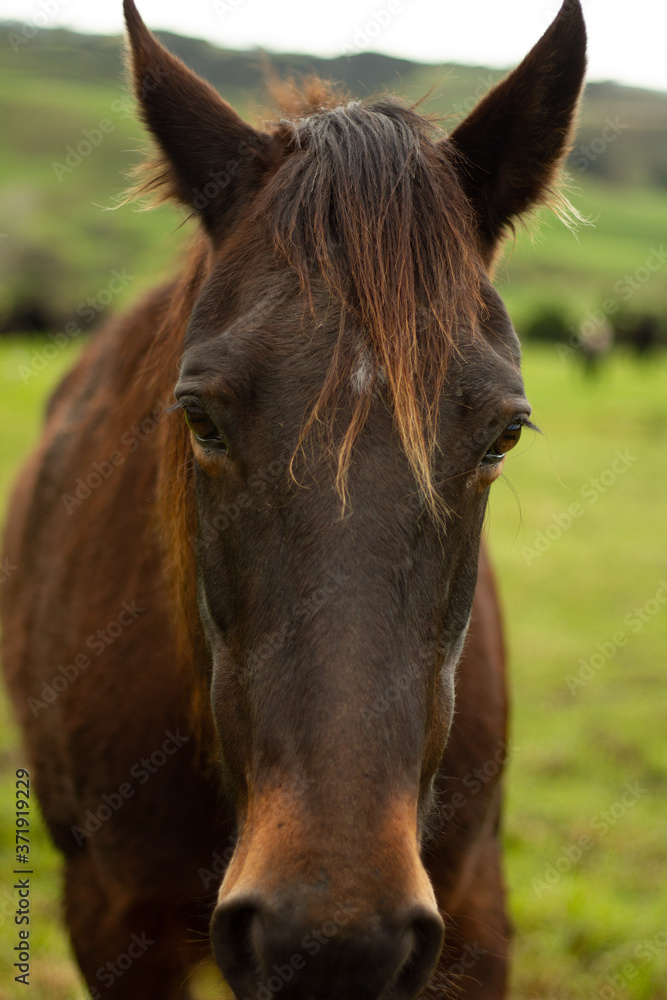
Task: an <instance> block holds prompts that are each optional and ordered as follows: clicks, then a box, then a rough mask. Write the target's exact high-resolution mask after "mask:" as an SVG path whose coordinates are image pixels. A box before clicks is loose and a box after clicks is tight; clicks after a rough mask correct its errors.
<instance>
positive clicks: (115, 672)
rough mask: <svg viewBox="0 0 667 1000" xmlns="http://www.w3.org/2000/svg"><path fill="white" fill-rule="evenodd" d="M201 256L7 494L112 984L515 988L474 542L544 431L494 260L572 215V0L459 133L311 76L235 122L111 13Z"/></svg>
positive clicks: (12, 603) (35, 777)
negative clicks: (566, 208)
mask: <svg viewBox="0 0 667 1000" xmlns="http://www.w3.org/2000/svg"><path fill="white" fill-rule="evenodd" d="M124 10H125V17H126V24H127V32H128V37H129V62H130V72H131V77H132V80H133V85H134V90H135V94H136V99H137V102H138V107H139V110H140V114H141V117H142V119H143V122H144V123H145V125H146V126H147V129H148V131H149V133H150V135H151V136H152V139H153V141H154V144H155V152H154V155H153V156H152V158H151V159H150V160H149V161H148V163H147V164H146V166H145V171H144V173H143V174H142V176H141V177H140V178H139V179H138V180H137V184H136V186H137V188H138V189H139V190H141V191H143V192H144V194H152V195H153V197H154V198H155V199H156V200H158V201H160V200H166V199H170V200H174V201H176V202H178V203H179V204H181V205H182V206H185V209H186V211H189V213H190V214H191V215H194V216H195V217H196V234H194V235H193V243H192V247H191V248H190V250H189V251H188V255H187V258H186V259H185V260H184V261H183V265H182V268H181V270H180V272H179V274H178V275H177V276H176V277H175V279H174V280H173V281H171V282H170V283H169V284H167V285H165V286H164V287H161V288H158V289H157V290H155V291H153V292H152V293H150V294H148V296H147V297H145V298H144V299H143V300H142V301H140V302H139V304H138V305H137V306H136V307H135V308H134V310H133V311H131V312H130V313H129V314H128V315H126V316H125V317H123V318H119V319H115V320H113V321H111V322H108V323H107V324H106V325H105V326H104V327H103V328H102V329H100V330H99V331H98V332H97V333H96V334H95V335H94V336H92V337H91V339H90V341H89V343H88V344H87V345H86V348H85V350H84V351H83V352H82V354H81V355H80V358H79V359H78V361H77V362H76V364H75V366H74V367H73V369H72V370H71V371H70V372H69V374H68V375H67V376H66V377H65V379H64V381H63V382H62V383H61V384H60V386H59V387H58V388H57V390H56V391H55V393H54V394H53V396H52V398H51V399H50V401H49V404H48V412H47V417H46V422H45V428H44V432H43V437H42V439H41V442H40V444H39V446H38V448H37V450H36V452H35V453H34V454H33V455H32V457H31V458H29V460H28V462H27V464H26V466H25V468H24V470H23V472H22V474H21V476H20V478H19V479H18V482H17V484H16V487H15V489H14V492H13V495H12V499H11V505H10V511H9V515H8V520H7V526H6V536H5V553H6V556H7V558H8V560H9V563H10V564H11V565H16V566H18V567H20V570H19V571H17V572H16V573H14V574H12V576H11V577H10V578H9V579H8V580H7V581H6V582H5V583H4V584H3V587H2V605H3V607H2V612H3V621H4V629H3V659H4V671H5V676H6V681H7V684H8V688H9V691H10V692H11V696H12V698H13V702H14V705H15V709H16V712H17V715H18V718H19V720H20V723H21V725H22V728H23V733H24V735H25V741H26V747H27V751H26V752H27V754H28V757H27V760H28V761H29V772H30V780H31V781H32V783H33V788H34V791H35V793H36V795H37V797H38V799H39V803H40V806H41V810H42V812H43V816H44V819H45V821H46V824H47V826H48V829H49V831H50V835H51V837H52V838H53V841H54V843H55V845H56V846H57V848H58V849H59V851H60V852H62V855H63V858H64V912H65V919H66V922H67V927H68V930H69V934H70V937H71V941H72V945H73V948H74V953H75V955H76V959H77V962H78V964H79V966H80V969H81V971H82V974H83V976H84V978H85V981H86V983H87V985H88V988H89V990H90V992H91V994H92V995H93V996H107V995H108V996H113V997H115V996H118V997H122V998H124V1000H135V998H137V1000H138V998H142V1000H145V998H147V997H150V998H156V1000H157V998H160V1000H165V998H176V997H183V996H186V995H187V991H188V989H189V977H190V976H191V974H192V970H193V969H195V968H196V966H197V964H198V963H202V962H206V961H208V962H212V959H214V960H215V963H217V966H218V967H219V970H220V971H221V973H222V976H223V977H224V979H225V981H226V982H227V984H228V985H229V988H230V989H231V990H232V991H233V993H234V996H235V997H237V998H239V1000H268V998H270V997H274V996H277V995H279V996H280V997H281V998H282V1000H315V998H317V1000H341V998H347V997H350V996H354V997H356V998H357V1000H415V998H417V997H429V998H444V997H450V996H456V997H460V998H465V1000H500V998H502V997H504V996H506V989H507V976H508V948H509V939H510V926H509V920H508V915H507V908H506V901H505V892H504V884H503V875H502V866H501V843H500V816H501V804H502V775H503V769H504V765H505V763H506V760H507V758H508V756H510V754H511V751H510V749H509V748H508V744H507V738H508V737H507V730H506V725H507V693H506V680H505V667H504V651H503V636H502V626H501V617H500V611H499V605H498V599H497V595H496V589H495V584H494V578H493V573H492V569H491V566H490V564H489V560H488V557H487V555H486V553H485V550H484V547H483V546H481V544H480V540H481V536H482V529H483V522H484V516H485V509H486V505H487V499H488V495H489V490H490V487H491V484H492V483H493V482H494V481H495V480H496V479H497V478H498V477H499V476H500V475H501V472H502V469H503V467H504V461H505V456H506V454H507V453H508V452H509V451H510V449H511V448H512V447H513V446H514V445H516V442H517V441H518V439H519V436H520V434H521V432H522V429H523V428H525V427H526V426H527V425H529V424H530V419H529V417H530V406H529V404H528V402H527V400H526V396H525V392H524V386H523V382H522V377H521V370H520V348H519V343H518V339H517V337H516V335H515V332H514V330H513V327H512V324H511V321H510V319H509V317H508V314H507V312H506V310H505V307H504V305H503V303H502V300H501V299H500V296H499V295H498V293H497V292H496V291H495V289H494V288H493V285H492V283H491V278H492V274H493V267H494V262H495V261H496V259H497V256H498V253H499V252H500V249H501V247H502V245H503V243H504V240H505V236H506V234H507V233H508V231H511V230H512V228H513V226H514V225H515V224H516V222H517V221H518V220H519V218H520V217H521V216H522V215H523V214H524V213H525V212H527V211H528V210H529V209H530V208H531V207H532V206H534V205H536V204H541V203H551V204H553V205H556V206H557V205H558V204H559V200H558V199H559V194H558V191H559V188H558V183H557V182H558V177H559V171H560V167H561V164H562V161H563V159H564V157H565V156H567V153H568V151H569V149H570V147H571V142H572V134H573V130H574V128H575V119H576V114H577V107H578V101H579V97H580V91H581V88H582V80H583V75H584V69H585V50H586V33H585V27H584V22H583V16H582V11H581V7H580V4H579V2H578V0H566V2H565V3H564V4H563V6H562V8H561V9H560V11H559V13H558V15H557V16H556V18H555V20H554V21H553V23H552V24H551V26H550V27H549V28H548V30H547V31H546V33H545V34H544V35H543V37H542V38H541V39H540V40H539V41H538V42H537V44H536V45H535V47H534V48H533V49H532V50H531V51H530V53H529V54H528V55H527V56H526V58H525V59H524V60H523V62H522V63H520V64H519V66H518V67H517V68H515V69H514V70H513V71H512V72H511V73H510V74H509V75H508V76H506V77H505V78H504V80H503V81H501V82H500V83H499V84H498V85H496V87H495V88H494V89H492V90H491V91H490V92H489V94H488V95H487V96H486V97H484V98H482V100H481V101H480V103H478V105H477V106H476V107H475V108H474V110H473V111H472V112H471V113H470V114H469V115H468V117H466V118H465V119H464V120H463V121H462V122H461V123H460V124H458V125H457V126H456V127H455V128H454V129H453V130H452V131H451V134H449V133H447V132H446V131H445V130H444V129H443V128H442V127H441V126H440V125H438V124H437V123H436V122H435V121H434V120H432V119H429V118H427V117H426V116H425V115H424V114H422V112H421V111H420V110H419V108H418V107H416V106H409V105H407V104H406V103H404V102H402V101H401V100H399V99H398V98H393V97H391V98H390V97H382V98H378V99H373V100H368V101H365V102H358V101H353V100H347V99H346V98H345V97H341V96H340V94H339V93H338V92H337V91H336V89H335V88H334V87H332V86H330V85H327V84H325V83H323V82H322V81H318V80H314V79H311V80H308V81H305V82H304V83H303V84H299V85H297V84H291V85H285V86H284V87H283V107H282V109H281V112H280V117H279V118H278V119H277V120H276V121H275V122H274V123H273V124H265V125H263V126H262V127H261V128H259V127H254V126H251V125H250V124H248V123H246V121H244V120H243V119H242V118H241V117H239V115H238V114H236V112H235V111H234V110H233V109H232V108H231V106H230V105H229V104H227V103H226V102H225V101H224V100H223V99H222V98H221V97H220V96H219V95H218V93H217V92H216V91H214V90H213V88H211V87H210V86H209V85H208V84H207V83H206V82H205V81H203V80H202V79H201V78H199V77H198V76H197V75H196V74H195V73H193V72H192V71H190V70H189V69H188V68H186V66H185V65H184V64H183V63H182V62H180V61H179V60H178V59H176V58H175V57H174V56H173V55H172V54H170V53H169V52H168V51H167V50H166V49H165V48H164V47H163V45H162V44H161V43H160V42H159V41H158V40H157V39H156V38H155V37H154V36H153V35H152V34H151V32H150V31H149V30H148V28H147V27H146V26H145V24H144V22H143V21H142V20H141V18H140V15H139V13H138V11H137V9H136V7H135V4H134V3H133V0H125V4H124Z"/></svg>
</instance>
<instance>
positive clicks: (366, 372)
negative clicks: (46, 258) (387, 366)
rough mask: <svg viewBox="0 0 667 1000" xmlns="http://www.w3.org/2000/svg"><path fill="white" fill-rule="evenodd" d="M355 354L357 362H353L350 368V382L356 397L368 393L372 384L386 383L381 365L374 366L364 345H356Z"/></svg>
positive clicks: (385, 376)
mask: <svg viewBox="0 0 667 1000" xmlns="http://www.w3.org/2000/svg"><path fill="white" fill-rule="evenodd" d="M355 354H356V355H357V360H356V361H355V362H354V366H353V368H352V373H351V375H350V382H351V384H352V391H353V392H355V393H356V394H357V395H358V396H363V395H364V393H367V392H370V388H371V386H372V385H373V384H374V382H375V383H377V384H379V385H384V383H385V382H386V381H387V375H386V372H385V370H384V367H383V366H382V365H380V366H376V364H375V362H374V361H373V358H372V356H371V352H370V351H369V350H368V348H367V347H366V346H365V345H364V344H361V343H359V344H357V346H356V349H355Z"/></svg>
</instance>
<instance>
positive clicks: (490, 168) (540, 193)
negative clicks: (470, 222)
mask: <svg viewBox="0 0 667 1000" xmlns="http://www.w3.org/2000/svg"><path fill="white" fill-rule="evenodd" d="M585 69H586V27H585V25H584V19H583V14H582V10H581V4H580V3H579V0H565V3H564V4H563V6H562V7H561V9H560V12H559V13H558V15H557V17H556V19H555V21H554V22H553V23H552V25H551V27H550V28H549V29H548V30H547V31H546V32H545V34H544V35H543V36H542V38H541V39H540V40H539V42H538V43H537V45H535V47H534V48H533V49H532V51H531V52H530V53H529V54H528V55H527V56H526V58H525V59H524V60H523V62H522V63H521V64H520V65H519V66H518V67H517V68H516V69H515V70H514V71H513V72H512V73H510V74H509V76H507V77H506V78H505V79H504V80H502V81H501V82H500V83H499V84H497V85H496V86H495V87H494V88H493V90H491V91H490V92H489V93H488V94H487V95H486V97H485V98H483V99H482V101H480V103H479V104H478V105H477V107H476V108H475V109H474V110H473V111H472V112H471V114H470V115H469V116H468V117H467V118H465V119H464V121H463V122H461V124H460V125H458V126H457V128H456V129H455V130H454V132H453V133H452V136H451V141H452V142H453V144H454V146H455V148H456V150H457V152H458V154H459V155H460V159H459V174H460V179H461V182H462V183H463V187H464V189H465V191H466V194H467V195H468V197H469V199H470V201H471V202H472V204H473V207H474V209H475V212H476V215H477V221H478V226H479V232H480V236H481V239H482V244H483V247H482V249H483V252H484V255H485V257H486V259H487V260H489V261H490V260H491V258H492V257H493V253H494V250H495V249H496V247H497V245H498V242H499V240H500V237H501V236H502V234H503V230H504V228H505V227H506V226H508V225H511V222H512V219H513V218H515V217H516V216H518V215H520V214H521V213H522V212H525V211H526V210H527V209H529V208H530V207H531V206H533V205H535V204H539V203H545V202H547V201H548V200H549V196H550V195H553V193H554V191H553V183H554V181H555V180H556V177H557V174H558V169H559V166H560V164H561V162H562V161H563V159H564V157H565V156H566V155H567V154H568V153H569V151H570V148H571V138H572V133H573V125H574V121H575V117H576V113H577V108H578V104H579V97H580V94H581V91H582V86H583V79H584V72H585Z"/></svg>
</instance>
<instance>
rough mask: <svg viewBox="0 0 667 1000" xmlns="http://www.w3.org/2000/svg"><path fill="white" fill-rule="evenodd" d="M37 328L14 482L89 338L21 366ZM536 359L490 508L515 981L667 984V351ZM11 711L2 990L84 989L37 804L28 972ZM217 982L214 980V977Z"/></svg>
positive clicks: (662, 993)
mask: <svg viewBox="0 0 667 1000" xmlns="http://www.w3.org/2000/svg"><path fill="white" fill-rule="evenodd" d="M34 346H35V345H32V344H31V343H30V342H25V341H21V342H19V341H13V340H8V341H5V342H3V343H2V344H1V345H0V378H1V380H2V382H1V384H2V392H1V394H0V413H1V418H2V425H3V427H4V428H5V433H4V434H3V437H2V445H1V448H0V489H1V490H2V495H3V496H5V495H6V492H7V489H8V487H9V484H10V481H11V478H12V476H13V474H14V472H15V470H16V468H17V466H18V465H19V464H20V462H21V461H22V460H23V458H24V456H25V455H26V454H27V452H28V450H29V448H30V447H31V445H32V443H33V442H34V441H35V439H36V437H37V435H38V432H39V424H40V419H41V417H40V414H41V408H42V403H43V400H44V398H45V396H46V395H47V393H48V391H49V389H50V387H51V386H52V385H53V384H54V383H55V382H56V381H57V379H58V377H59V376H60V374H61V373H62V372H63V371H64V370H65V369H66V368H67V366H68V365H69V364H70V363H71V361H72V360H73V355H74V351H75V350H76V348H70V349H68V350H66V351H63V352H61V353H60V354H59V355H58V356H57V358H55V359H54V360H53V361H51V362H50V363H49V365H48V366H47V367H46V369H45V370H44V371H42V372H40V373H39V374H37V375H35V376H34V377H33V378H31V379H30V380H28V382H27V383H25V382H24V381H23V380H22V379H21V377H20V374H19V371H20V370H21V366H22V365H29V364H30V359H31V350H32V349H33V348H34ZM525 377H526V383H527V387H528V395H529V398H530V399H531V401H532V403H533V406H534V412H535V419H536V421H537V422H538V423H539V425H540V426H541V428H542V430H543V431H544V434H543V435H542V436H539V435H534V434H532V432H526V433H525V437H524V439H523V440H522V443H521V445H520V447H519V449H518V453H515V454H513V455H512V456H511V459H510V460H509V462H508V473H507V476H506V478H505V479H504V480H501V481H500V482H499V483H497V484H496V485H495V486H494V487H493V490H492V497H491V502H490V509H489V516H488V527H487V533H488V537H489V541H490V545H491V548H492V550H493V555H494V560H495V563H496V566H497V569H498V573H499V577H500V584H501V589H502V596H503V603H504V606H505V612H506V622H507V630H508V640H509V649H510V658H511V680H512V689H513V722H512V746H513V756H512V764H511V769H510V777H509V787H508V796H507V808H506V815H505V841H506V847H507V853H506V859H507V863H506V869H507V881H508V885H509V891H510V902H511V910H512V914H513V919H514V922H515V925H516V941H515V948H514V972H513V987H512V991H511V997H512V1000H616V998H619V1000H622V998H632V1000H667V985H666V984H667V893H666V892H665V871H667V836H666V833H665V831H666V829H667V794H666V793H667V746H666V744H665V711H664V705H665V676H664V664H665V655H664V654H665V650H666V649H667V641H666V640H667V604H666V603H664V602H665V601H667V586H663V584H662V582H661V581H667V556H666V554H665V546H664V509H665V507H664V471H663V468H664V442H665V440H666V438H667V359H665V358H659V359H657V360H656V361H655V362H653V363H651V364H646V365H643V364H638V363H636V362H634V361H632V360H630V359H628V358H625V357H623V356H620V355H619V356H617V357H615V358H614V359H613V360H612V361H611V362H610V363H609V365H608V367H607V368H606V369H605V370H603V371H602V373H601V376H600V378H599V379H598V380H596V381H589V380H585V379H584V377H583V375H582V373H581V372H580V370H579V368H578V366H577V365H576V363H575V361H574V360H569V361H565V362H564V361H562V360H561V358H560V357H559V355H558V353H557V352H556V351H555V350H554V349H553V348H531V349H530V350H529V351H528V352H527V353H526V358H525ZM0 720H1V722H0V763H1V773H0V858H1V860H2V871H3V873H4V874H3V881H2V889H1V890H0V983H2V986H0V998H2V1000H7V998H12V1000H13V998H14V997H17V998H18V997H23V996H25V995H26V994H27V995H29V996H30V997H32V998H33V1000H79V998H82V997H83V996H84V995H85V991H84V989H83V987H82V985H81V983H80V981H79V979H78V978H77V975H76V972H75V971H74V967H73V965H72V962H71V959H70V956H69V952H68V946H67V942H66V938H65V936H64V934H63V932H62V929H61V925H60V922H59V911H58V895H59V874H58V872H59V862H58V857H57V856H56V854H55V852H54V851H53V849H52V848H51V846H50V845H49V842H48V839H47V837H46V835H45V833H44V830H43V828H42V827H41V826H40V825H39V824H36V825H35V827H34V830H33V834H32V858H33V862H34V868H35V875H34V876H33V900H32V903H33V916H34V922H33V924H32V942H33V964H32V977H31V986H30V989H29V990H28V991H26V990H25V988H23V987H19V986H15V985H14V984H13V983H12V978H13V975H12V969H11V963H12V959H11V957H10V956H11V954H12V947H13V946H14V944H15V926H14V923H13V911H14V908H15V898H14V896H13V893H12V890H11V888H10V886H11V884H12V883H11V880H10V877H9V875H8V873H9V872H10V871H11V869H12V868H13V867H14V865H13V863H12V862H13V856H12V852H11V851H10V846H11V844H12V843H13V821H12V809H13V788H14V773H15V770H16V768H17V767H19V766H21V765H22V764H23V763H24V758H23V755H22V753H21V750H20V749H19V748H18V734H17V732H16V729H15V728H14V727H13V725H12V723H11V722H10V719H9V710H8V708H7V706H6V705H5V704H4V703H3V704H2V707H1V715H0ZM205 995H208V996H212V995H216V994H215V993H214V992H212V991H211V987H210V984H209V986H208V989H204V990H203V993H202V996H205Z"/></svg>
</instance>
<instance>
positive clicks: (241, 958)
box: [211, 899, 261, 992]
mask: <svg viewBox="0 0 667 1000" xmlns="http://www.w3.org/2000/svg"><path fill="white" fill-rule="evenodd" d="M260 919H261V918H260V908H259V906H258V905H257V904H255V903H254V902H252V901H250V900H247V899H244V900H240V901H238V902H233V903H223V904H222V905H221V906H218V907H217V909H216V910H215V912H214V914H213V918H212V920H211V944H212V946H213V954H214V956H215V960H216V962H217V963H218V966H219V967H220V969H221V971H222V973H223V975H224V977H225V979H226V980H227V982H228V983H229V985H230V986H231V987H232V989H234V990H235V992H236V991H237V988H240V990H243V989H244V988H245V986H246V984H247V983H248V982H249V981H250V980H256V979H257V978H259V977H260V976H261V961H260V958H259V955H258V951H257V946H256V944H255V940H256V934H257V923H258V921H259V920H260Z"/></svg>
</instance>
